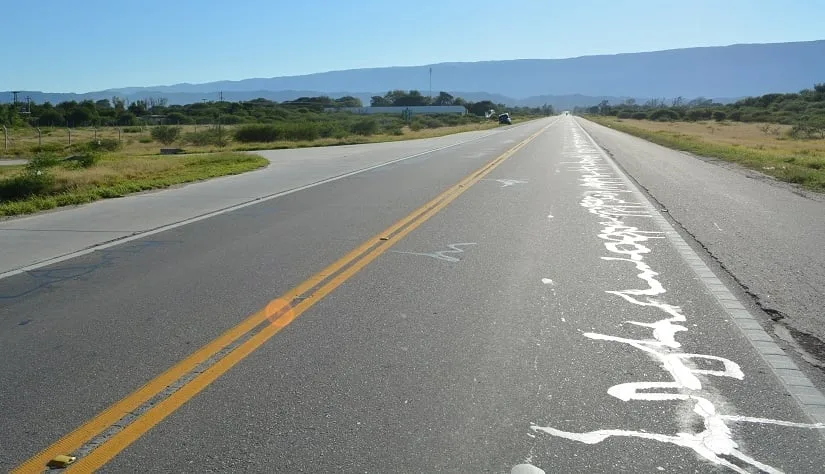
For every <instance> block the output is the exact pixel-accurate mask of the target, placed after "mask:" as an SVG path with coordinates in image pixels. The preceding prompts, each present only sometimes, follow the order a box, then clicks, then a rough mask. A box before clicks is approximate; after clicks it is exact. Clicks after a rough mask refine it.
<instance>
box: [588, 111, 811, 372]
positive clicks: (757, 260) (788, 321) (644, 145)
mask: <svg viewBox="0 0 825 474" xmlns="http://www.w3.org/2000/svg"><path fill="white" fill-rule="evenodd" d="M580 122H581V124H582V125H583V126H584V128H585V129H586V130H587V131H588V132H590V133H591V134H592V135H593V137H594V138H595V139H596V141H597V142H598V143H599V144H600V145H602V146H603V147H604V148H606V149H607V150H608V151H609V152H610V154H611V155H612V156H613V158H614V159H615V160H616V162H617V163H619V164H620V165H621V166H622V167H623V168H624V169H625V170H626V171H627V173H628V174H629V175H631V176H632V177H633V178H634V179H635V180H636V181H637V182H638V183H639V185H641V186H642V187H643V188H644V189H645V190H646V191H647V192H648V193H650V195H651V196H652V198H653V199H655V200H656V201H657V202H658V204H660V205H661V207H662V208H664V209H666V210H667V212H668V213H669V215H670V216H671V217H672V218H673V219H674V220H675V221H676V222H678V224H679V225H681V226H682V227H683V228H684V230H686V231H687V232H688V233H689V234H691V235H692V236H693V237H694V238H695V239H696V241H698V242H699V243H700V244H701V245H702V246H703V247H705V248H706V249H707V251H708V252H709V253H710V255H711V256H712V257H713V258H714V259H716V260H718V262H719V263H720V264H721V265H722V266H723V267H724V269H725V270H726V271H728V272H729V273H730V274H731V275H732V276H733V278H735V279H736V280H737V281H738V282H739V283H740V284H741V285H742V287H743V288H744V289H745V290H746V291H747V292H748V293H750V294H751V295H752V296H753V298H755V301H756V302H757V303H758V304H759V306H760V307H762V309H764V310H765V311H766V312H768V314H769V315H770V316H771V319H773V320H775V321H778V322H780V323H781V324H782V325H786V326H787V327H788V328H790V329H791V331H793V332H794V333H795V335H796V336H797V339H798V340H799V341H801V342H802V343H808V344H807V350H808V351H810V352H813V353H814V354H817V353H818V355H819V357H820V361H819V362H820V363H823V362H825V311H823V308H825V252H823V249H825V196H818V195H815V194H809V193H798V192H794V189H793V187H792V186H789V185H786V184H784V183H776V182H774V181H772V180H771V179H753V178H752V176H753V173H752V172H747V171H738V170H737V169H735V168H731V167H729V166H720V165H718V164H714V163H712V162H706V161H704V160H700V159H698V158H695V157H692V156H690V155H688V154H686V153H681V152H677V151H673V150H670V149H668V148H664V147H661V146H659V145H655V144H652V143H650V142H647V141H645V140H642V139H639V138H635V137H632V136H630V135H627V134H624V133H621V132H617V131H615V130H611V129H609V128H607V127H603V126H601V125H597V124H594V123H592V122H589V121H586V120H581V119H580ZM781 329H782V328H779V330H780V332H781ZM784 332H785V333H787V330H786V331H784ZM780 335H782V334H780ZM803 349H805V348H803Z"/></svg>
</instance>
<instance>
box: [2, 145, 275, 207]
mask: <svg viewBox="0 0 825 474" xmlns="http://www.w3.org/2000/svg"><path fill="white" fill-rule="evenodd" d="M267 163H268V162H267V160H265V159H264V158H262V157H260V156H256V155H253V154H249V153H215V154H201V155H173V156H142V157H118V156H109V157H106V158H103V159H102V160H101V161H100V162H98V163H97V164H95V165H94V166H92V167H90V168H78V167H71V166H65V167H64V166H57V167H54V168H49V169H46V170H45V172H46V173H47V174H46V175H44V177H45V178H48V186H47V187H46V189H43V190H40V191H39V192H38V193H37V194H33V195H21V196H19V197H17V198H14V199H9V200H6V201H0V216H3V215H15V214H26V213H31V212H36V211H40V210H44V209H51V208H54V207H59V206H67V205H72V204H82V203H87V202H92V201H95V200H98V199H104V198H110V197H119V196H124V195H126V194H129V193H134V192H139V191H144V190H148V189H157V188H164V187H168V186H172V185H175V184H180V183H187V182H192V181H199V180H203V179H208V178H214V177H217V176H225V175H230V174H239V173H243V172H246V171H251V170H254V169H258V168H261V167H264V166H266V165H267ZM4 168H5V167H4ZM14 168H16V169H14V170H4V169H0V171H2V173H3V174H2V175H0V192H2V191H4V190H5V191H6V192H9V191H8V190H9V189H11V187H12V186H14V183H13V181H14V178H15V176H20V173H21V172H22V171H23V170H22V167H14ZM27 194H28V193H27Z"/></svg>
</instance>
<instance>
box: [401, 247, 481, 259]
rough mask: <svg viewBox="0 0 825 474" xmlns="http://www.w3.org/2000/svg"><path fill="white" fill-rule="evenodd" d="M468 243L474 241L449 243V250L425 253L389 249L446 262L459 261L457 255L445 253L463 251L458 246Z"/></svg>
mask: <svg viewBox="0 0 825 474" xmlns="http://www.w3.org/2000/svg"><path fill="white" fill-rule="evenodd" d="M468 245H476V242H463V243H457V244H450V245H448V246H447V247H449V248H450V250H441V251H439V252H432V253H427V252H404V251H400V250H391V252H393V253H403V254H407V255H421V256H424V257H432V258H434V259H437V260H444V261H447V262H459V261H461V259H459V258H458V257H453V256H452V255H447V254H452V253H454V254H460V253H464V250H462V249H461V248H460V247H465V246H468Z"/></svg>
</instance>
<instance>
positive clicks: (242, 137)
mask: <svg viewBox="0 0 825 474" xmlns="http://www.w3.org/2000/svg"><path fill="white" fill-rule="evenodd" d="M234 137H235V141H238V142H241V143H251V142H274V141H277V140H278V138H279V135H278V127H277V126H276V125H274V124H260V123H257V124H251V125H243V126H241V127H238V128H237V129H235V133H234Z"/></svg>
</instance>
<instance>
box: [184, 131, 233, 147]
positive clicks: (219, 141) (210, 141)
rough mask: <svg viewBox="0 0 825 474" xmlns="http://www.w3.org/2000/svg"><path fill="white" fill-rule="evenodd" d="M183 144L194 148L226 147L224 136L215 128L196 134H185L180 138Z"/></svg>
mask: <svg viewBox="0 0 825 474" xmlns="http://www.w3.org/2000/svg"><path fill="white" fill-rule="evenodd" d="M181 141H182V142H183V143H186V144H189V145H195V146H210V145H214V146H226V134H225V133H224V132H223V131H220V130H218V129H217V127H215V128H207V129H205V130H199V131H197V132H189V133H185V134H184V135H183V137H182V138H181Z"/></svg>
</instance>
